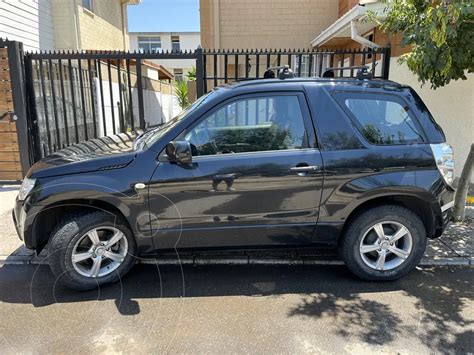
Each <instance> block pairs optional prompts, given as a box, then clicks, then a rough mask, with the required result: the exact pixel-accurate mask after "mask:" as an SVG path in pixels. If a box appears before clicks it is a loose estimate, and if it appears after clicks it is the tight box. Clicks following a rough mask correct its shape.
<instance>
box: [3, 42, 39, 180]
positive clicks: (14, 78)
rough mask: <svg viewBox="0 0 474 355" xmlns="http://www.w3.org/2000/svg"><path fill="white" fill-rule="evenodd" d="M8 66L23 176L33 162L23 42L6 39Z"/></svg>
mask: <svg viewBox="0 0 474 355" xmlns="http://www.w3.org/2000/svg"><path fill="white" fill-rule="evenodd" d="M6 44H7V51H8V66H9V68H10V81H11V87H12V98H13V110H14V113H13V119H14V120H15V123H16V130H17V135H18V147H19V150H20V164H21V171H22V174H23V176H25V175H26V173H27V171H28V169H29V168H30V166H31V165H32V163H33V161H34V160H33V156H32V153H33V150H32V149H30V135H29V133H28V126H29V125H28V115H27V110H26V108H27V103H26V90H25V85H24V83H25V80H24V78H25V71H24V53H23V43H21V42H17V41H7V42H6Z"/></svg>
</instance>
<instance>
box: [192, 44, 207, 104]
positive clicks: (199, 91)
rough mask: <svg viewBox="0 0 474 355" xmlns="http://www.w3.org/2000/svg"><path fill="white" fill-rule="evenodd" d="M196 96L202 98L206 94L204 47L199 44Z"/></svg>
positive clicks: (197, 50) (197, 51)
mask: <svg viewBox="0 0 474 355" xmlns="http://www.w3.org/2000/svg"><path fill="white" fill-rule="evenodd" d="M195 53H196V96H197V98H200V97H201V96H202V95H204V80H206V79H205V78H204V67H203V66H204V60H203V55H204V54H203V52H202V47H201V46H198V47H197V49H196V52H195Z"/></svg>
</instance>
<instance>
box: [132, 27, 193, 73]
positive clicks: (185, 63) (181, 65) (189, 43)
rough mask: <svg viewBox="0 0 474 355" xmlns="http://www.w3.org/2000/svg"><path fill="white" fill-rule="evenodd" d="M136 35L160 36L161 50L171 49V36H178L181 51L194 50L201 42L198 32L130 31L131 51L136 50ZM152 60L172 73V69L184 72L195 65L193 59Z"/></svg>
mask: <svg viewBox="0 0 474 355" xmlns="http://www.w3.org/2000/svg"><path fill="white" fill-rule="evenodd" d="M138 36H160V38H161V50H162V51H171V48H172V47H171V36H179V42H180V46H181V50H182V51H184V50H187V51H194V50H196V49H197V47H198V46H199V45H200V43H201V35H200V34H199V32H130V33H129V37H130V50H131V51H134V50H136V51H138ZM153 62H154V63H157V64H160V65H163V66H164V67H165V68H166V69H168V70H169V71H171V72H172V73H174V69H181V70H183V73H184V74H186V73H187V72H188V71H189V70H190V69H191V68H192V67H195V66H196V61H195V60H194V59H159V60H155V59H154V60H153Z"/></svg>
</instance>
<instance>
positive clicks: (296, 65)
mask: <svg viewBox="0 0 474 355" xmlns="http://www.w3.org/2000/svg"><path fill="white" fill-rule="evenodd" d="M282 65H288V66H289V68H291V69H292V70H293V73H294V75H295V76H296V77H322V76H323V74H324V72H325V71H326V70H328V69H333V70H332V71H333V74H334V77H336V78H354V77H355V75H356V72H357V69H355V68H354V67H357V66H366V67H367V68H368V70H369V71H370V72H371V73H372V77H373V78H374V79H388V73H389V69H390V48H379V49H370V48H367V49H336V50H311V49H303V50H301V49H293V50H289V49H283V50H282V49H278V50H277V49H270V50H267V49H263V50H262V49H260V50H204V51H203V65H202V68H203V69H202V71H203V74H202V75H203V76H202V77H203V80H201V81H200V82H198V85H199V84H202V86H203V87H202V89H201V92H203V93H205V92H207V91H209V89H212V88H213V87H216V86H218V85H221V84H224V83H229V82H233V81H238V80H252V79H259V78H263V76H264V72H265V71H266V70H267V68H269V67H275V66H282ZM343 67H352V69H342V68H343ZM337 68H341V69H337ZM198 88H199V87H198ZM198 92H199V90H198Z"/></svg>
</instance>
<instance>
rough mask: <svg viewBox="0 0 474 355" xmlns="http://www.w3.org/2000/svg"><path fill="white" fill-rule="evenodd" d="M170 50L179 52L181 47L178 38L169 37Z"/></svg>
mask: <svg viewBox="0 0 474 355" xmlns="http://www.w3.org/2000/svg"><path fill="white" fill-rule="evenodd" d="M171 50H172V51H176V52H179V51H180V50H181V46H180V44H179V36H171Z"/></svg>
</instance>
